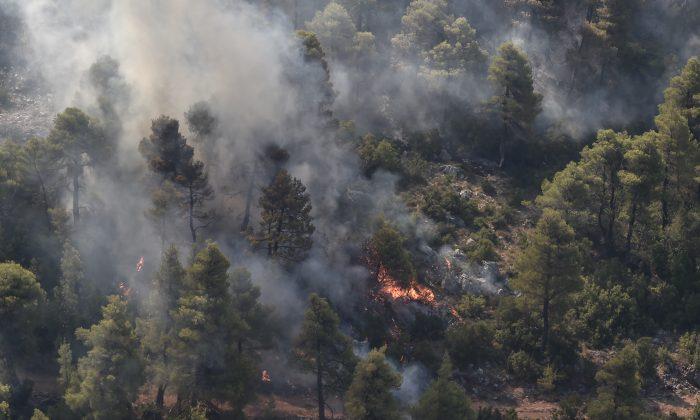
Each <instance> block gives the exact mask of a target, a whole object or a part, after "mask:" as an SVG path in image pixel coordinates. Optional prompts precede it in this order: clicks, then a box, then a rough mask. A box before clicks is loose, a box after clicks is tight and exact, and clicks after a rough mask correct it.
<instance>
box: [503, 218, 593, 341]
mask: <svg viewBox="0 0 700 420" xmlns="http://www.w3.org/2000/svg"><path fill="white" fill-rule="evenodd" d="M581 262H582V256H581V250H580V246H579V244H578V243H577V242H576V241H575V237H574V231H573V229H572V228H571V226H569V225H568V224H566V222H565V221H564V219H563V218H562V217H561V215H560V214H559V213H557V212H555V211H553V210H545V211H544V212H543V213H542V216H541V217H540V219H539V221H538V222H537V227H535V230H534V231H533V232H532V233H531V234H530V235H529V236H528V238H527V244H526V245H525V248H524V249H523V251H522V253H521V254H520V255H519V256H518V259H517V262H516V269H517V272H518V276H517V277H516V278H515V279H514V280H513V283H512V284H513V287H514V288H516V289H517V290H519V291H520V292H522V293H523V295H524V296H526V297H528V298H529V299H531V300H532V301H533V302H535V303H536V304H537V305H538V306H539V307H540V308H541V310H542V312H541V313H542V322H543V331H542V348H543V349H544V350H545V351H548V350H549V331H550V321H551V318H552V314H553V313H554V314H556V313H557V312H556V309H558V308H557V306H558V305H559V304H560V303H561V302H562V301H564V300H566V298H567V297H568V296H569V295H570V294H571V293H572V292H573V291H575V290H576V289H578V288H579V287H580V286H581V278H580V272H581Z"/></svg>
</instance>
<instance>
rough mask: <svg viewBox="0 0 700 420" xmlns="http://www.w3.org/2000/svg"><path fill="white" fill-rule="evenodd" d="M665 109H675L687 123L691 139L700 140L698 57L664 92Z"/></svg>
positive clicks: (691, 59)
mask: <svg viewBox="0 0 700 420" xmlns="http://www.w3.org/2000/svg"><path fill="white" fill-rule="evenodd" d="M665 108H677V109H679V110H680V112H681V114H682V115H683V116H684V117H685V119H686V120H687V121H688V126H689V127H690V130H691V132H692V133H693V137H695V139H696V140H698V139H700V57H698V56H695V57H691V58H690V59H689V60H688V63H687V64H686V65H685V67H683V70H682V71H681V73H680V74H679V75H678V76H675V77H673V78H672V79H671V82H670V83H669V87H668V88H667V89H666V90H665V91H664V103H663V105H662V106H661V110H662V112H663V111H664V109H665Z"/></svg>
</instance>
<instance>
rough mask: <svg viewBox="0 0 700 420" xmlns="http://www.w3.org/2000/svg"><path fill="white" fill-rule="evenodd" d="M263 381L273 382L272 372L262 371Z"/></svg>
mask: <svg viewBox="0 0 700 420" xmlns="http://www.w3.org/2000/svg"><path fill="white" fill-rule="evenodd" d="M262 381H263V382H272V379H270V374H269V373H267V371H266V370H263V371H262Z"/></svg>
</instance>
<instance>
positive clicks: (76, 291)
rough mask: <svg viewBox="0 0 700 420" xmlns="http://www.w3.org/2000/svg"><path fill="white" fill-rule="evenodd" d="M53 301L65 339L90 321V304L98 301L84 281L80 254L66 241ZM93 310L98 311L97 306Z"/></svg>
mask: <svg viewBox="0 0 700 420" xmlns="http://www.w3.org/2000/svg"><path fill="white" fill-rule="evenodd" d="M54 300H55V304H56V307H57V310H58V313H59V314H60V319H61V328H62V329H63V334H64V336H65V337H70V336H72V335H73V332H74V331H75V329H76V328H78V327H80V326H83V325H86V323H88V322H89V321H90V318H91V310H92V309H93V308H92V304H93V303H95V302H96V301H97V300H98V298H97V296H96V294H95V290H94V288H93V287H91V284H90V283H89V282H87V281H86V279H85V273H84V270H83V263H82V261H81V259H80V253H79V252H78V250H77V249H75V247H74V246H73V245H72V244H71V243H70V242H68V241H66V243H65V244H64V245H63V256H62V258H61V279H60V280H59V284H58V286H57V287H56V289H55V290H54ZM95 309H96V310H97V309H99V304H97V307H96V308H95Z"/></svg>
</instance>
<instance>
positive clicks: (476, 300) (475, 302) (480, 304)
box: [455, 294, 486, 319]
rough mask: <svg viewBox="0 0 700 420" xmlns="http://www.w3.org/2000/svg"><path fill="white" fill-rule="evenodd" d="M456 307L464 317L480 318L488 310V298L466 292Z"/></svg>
mask: <svg viewBox="0 0 700 420" xmlns="http://www.w3.org/2000/svg"><path fill="white" fill-rule="evenodd" d="M455 309H456V311H457V313H458V314H459V316H461V317H462V318H466V319H480V318H482V317H483V315H484V312H485V311H486V298H484V297H483V296H476V295H469V294H466V295H464V296H462V299H460V301H459V303H458V304H457V307H456V308H455Z"/></svg>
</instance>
